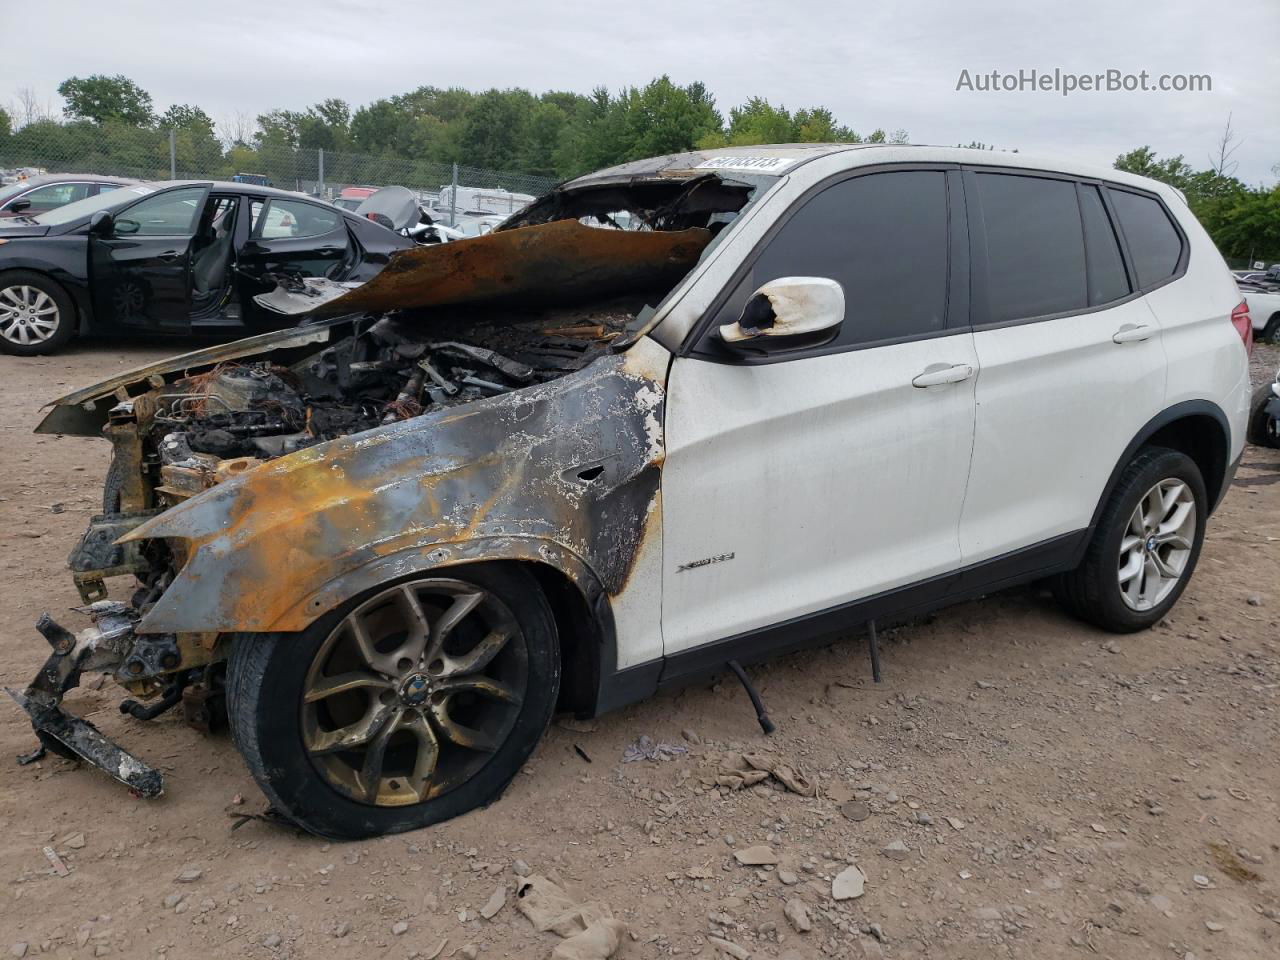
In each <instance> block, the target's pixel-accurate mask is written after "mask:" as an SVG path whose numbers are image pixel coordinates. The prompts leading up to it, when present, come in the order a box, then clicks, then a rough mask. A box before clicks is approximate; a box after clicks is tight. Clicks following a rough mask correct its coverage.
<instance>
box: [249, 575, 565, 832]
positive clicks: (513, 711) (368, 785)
mask: <svg viewBox="0 0 1280 960" xmlns="http://www.w3.org/2000/svg"><path fill="white" fill-rule="evenodd" d="M559 684H560V655H559V648H558V643H557V637H556V631H555V622H554V619H553V618H552V615H551V612H550V608H549V607H548V605H547V602H546V600H545V598H544V597H543V595H542V593H541V591H540V590H539V588H538V585H537V582H536V581H535V580H534V579H533V577H532V576H530V575H529V574H528V573H527V572H525V571H523V570H521V569H519V568H514V567H505V566H491V565H475V566H467V567H462V568H458V569H457V570H456V571H449V573H448V575H441V576H430V577H419V578H416V579H412V580H407V581H403V582H400V583H396V584H393V585H388V586H384V587H380V588H378V589H375V590H374V591H371V592H370V593H368V594H366V595H365V596H363V597H361V598H358V599H357V600H356V601H355V602H354V603H351V604H348V605H346V606H345V607H343V608H341V609H339V610H338V611H335V612H334V613H333V614H330V615H328V616H326V617H323V618H321V619H320V620H319V621H317V622H316V623H315V624H313V625H312V626H311V627H309V628H308V629H307V630H304V631H303V632H301V633H298V634H273V635H264V636H257V637H254V636H245V637H241V638H239V639H238V640H237V641H236V646H235V648H234V650H233V653H232V657H231V663H230V667H229V690H228V694H229V698H230V701H229V711H230V720H231V729H232V735H233V737H234V739H235V742H236V745H237V746H238V747H239V748H240V751H241V753H242V754H243V755H244V757H245V761H246V763H247V764H248V766H249V769H250V771H251V772H252V773H253V776H254V778H255V779H256V780H257V781H258V784H259V785H260V786H261V787H262V790H263V792H264V793H266V795H267V797H268V799H269V800H270V801H271V803H272V805H273V806H274V807H275V808H276V809H277V810H279V811H280V812H281V813H283V814H285V815H287V816H288V817H289V818H290V819H292V820H294V821H295V822H296V823H298V824H299V825H300V826H302V827H304V828H305V829H307V830H310V831H312V832H313V833H317V834H321V835H323V836H328V837H334V838H349V839H354V838H358V837H366V836H374V835H377V834H382V833H392V832H397V831H401V830H411V829H415V828H417V827H424V826H428V825H429V824H432V823H437V822H439V821H441V820H446V819H449V818H450V817H456V816H458V815H459V814H462V813H466V812H467V811H468V810H472V809H474V808H476V807H479V806H483V805H485V804H487V803H489V802H491V801H493V800H494V799H496V798H497V797H498V796H499V794H501V792H502V790H503V789H504V788H505V787H506V785H507V784H508V783H509V782H510V781H511V778H512V777H514V776H515V774H516V772H517V771H518V770H519V769H520V767H521V766H522V765H523V763H524V761H525V759H526V758H527V757H528V756H529V754H530V753H531V752H532V751H533V749H534V747H535V746H536V745H537V742H538V739H539V738H540V737H541V735H542V732H543V730H544V729H545V728H546V725H547V723H548V721H549V720H550V717H551V712H552V709H553V707H554V705H555V702H556V696H557V693H558V692H559Z"/></svg>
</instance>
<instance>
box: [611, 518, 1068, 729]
mask: <svg viewBox="0 0 1280 960" xmlns="http://www.w3.org/2000/svg"><path fill="white" fill-rule="evenodd" d="M1092 533H1093V530H1092V528H1086V529H1084V530H1077V531H1076V532H1074V533H1068V534H1063V535H1062V536H1059V537H1054V538H1052V539H1050V540H1045V541H1043V542H1041V543H1037V544H1033V545H1032V546H1029V547H1023V548H1022V549H1020V550H1015V551H1013V552H1012V553H1007V554H1004V555H1003V556H999V557H993V558H992V559H990V560H984V561H982V562H981V563H975V564H973V565H971V566H968V567H962V568H960V569H959V570H955V571H952V572H951V573H946V574H941V575H940V576H936V577H931V578H929V579H927V580H921V581H919V582H917V583H913V584H908V585H907V586H904V587H896V588H894V589H892V590H886V591H885V592H883V593H878V594H876V595H875V596H872V597H865V598H863V599H861V600H853V601H850V602H849V603H842V604H840V605H839V606H835V607H830V608H828V609H826V610H819V611H817V612H815V613H809V614H805V615H804V616H800V617H794V618H792V619H790V620H786V621H783V622H782V623H775V624H771V625H769V626H767V627H759V628H757V629H755V630H749V631H747V632H745V633H740V634H737V635H736V636H732V637H726V638H725V639H723V640H716V641H714V642H712V643H707V644H702V645H701V646H697V647H694V648H692V649H690V650H682V651H680V652H679V653H676V654H673V655H671V656H669V657H663V658H661V659H658V660H652V661H650V662H648V663H642V664H639V665H637V666H634V667H627V668H626V669H624V670H617V671H612V672H609V673H607V674H605V675H602V676H601V677H600V684H599V689H598V690H597V694H596V709H595V713H596V714H601V713H607V712H608V711H610V710H616V709H618V708H619V707H623V706H626V705H627V704H630V703H635V702H637V701H639V700H643V699H645V698H646V697H649V696H651V695H652V694H654V693H655V692H657V690H658V689H660V688H662V687H669V686H679V685H683V684H685V683H687V682H689V681H690V680H693V679H695V678H697V677H699V676H705V675H708V674H711V673H715V672H716V671H718V670H720V669H722V668H723V667H724V665H725V664H726V663H727V662H728V661H730V660H737V661H739V662H740V663H756V662H759V661H761V660H765V659H769V658H772V657H777V656H782V655H783V654H787V653H793V652H795V651H797V650H803V649H805V648H807V647H815V646H822V645H825V644H828V643H831V642H832V641H833V640H834V639H835V638H836V637H835V635H836V634H839V633H842V632H847V631H848V630H849V629H850V628H851V627H854V626H857V625H859V624H862V623H865V622H867V621H868V620H891V619H892V620H902V619H910V618H912V617H918V616H922V615H923V614H926V613H929V612H930V611H933V610H937V609H940V608H942V607H947V606H950V605H952V604H955V603H961V602H963V601H965V600H972V599H974V598H975V597H980V596H982V595H984V594H988V593H993V592H995V591H997V590H1003V589H1006V588H1008V587H1012V586H1016V585H1018V584H1021V583H1028V582H1030V581H1032V580H1038V579H1040V578H1041V577H1046V576H1049V575H1051V574H1055V573H1063V572H1065V571H1067V570H1071V569H1073V568H1074V567H1075V566H1076V565H1077V564H1079V562H1080V558H1081V556H1082V555H1083V553H1084V550H1085V547H1086V546H1087V545H1088V542H1089V538H1090V536H1091V535H1092Z"/></svg>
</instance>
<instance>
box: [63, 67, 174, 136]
mask: <svg viewBox="0 0 1280 960" xmlns="http://www.w3.org/2000/svg"><path fill="white" fill-rule="evenodd" d="M58 93H59V94H60V95H61V96H62V98H63V99H64V100H66V101H67V105H66V107H64V108H63V112H64V113H65V114H66V115H67V116H68V117H71V118H72V119H76V120H91V121H93V122H94V123H105V122H106V121H108V120H119V121H121V122H123V123H128V124H132V125H133V126H136V127H145V126H148V125H149V124H150V123H151V121H152V119H153V117H152V112H151V94H149V93H147V91H145V90H143V89H142V88H141V87H140V86H138V85H137V84H136V83H134V82H133V81H132V80H130V79H129V78H128V77H126V76H124V75H123V74H117V75H116V76H114V77H108V76H106V75H105V74H100V73H95V74H93V75H92V76H88V77H69V78H68V79H66V80H64V81H62V83H61V84H59V85H58Z"/></svg>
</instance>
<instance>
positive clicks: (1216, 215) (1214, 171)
mask: <svg viewBox="0 0 1280 960" xmlns="http://www.w3.org/2000/svg"><path fill="white" fill-rule="evenodd" d="M1238 147H1239V141H1238V138H1237V137H1236V135H1235V133H1234V132H1233V131H1232V129H1231V121H1230V119H1228V121H1227V126H1226V129H1225V130H1224V131H1223V134H1222V137H1221V138H1220V139H1219V141H1218V144H1217V149H1216V151H1215V152H1214V153H1213V154H1211V155H1210V156H1209V158H1208V161H1209V162H1208V165H1207V166H1206V167H1205V168H1204V169H1201V170H1197V169H1195V168H1194V167H1193V166H1192V165H1191V164H1190V163H1188V162H1187V160H1186V158H1185V157H1184V156H1183V155H1182V154H1178V155H1177V156H1174V157H1165V158H1163V159H1161V158H1160V157H1158V156H1157V155H1156V153H1155V151H1153V150H1152V149H1151V148H1150V147H1149V146H1144V147H1138V148H1137V149H1136V150H1130V151H1129V152H1128V153H1124V154H1121V155H1120V156H1118V157H1116V160H1115V164H1114V165H1115V168H1116V169H1117V170H1125V171H1127V172H1129V173H1136V174H1139V175H1140V176H1144V177H1151V178H1152V179H1154V180H1159V181H1161V182H1163V183H1167V184H1169V185H1170V186H1172V187H1176V188H1177V189H1179V190H1181V191H1182V193H1183V195H1184V196H1185V197H1186V198H1187V206H1189V207H1190V208H1191V212H1192V213H1194V214H1195V215H1196V219H1198V220H1199V221H1200V223H1201V224H1202V225H1203V226H1204V228H1205V230H1206V231H1207V232H1208V234H1209V236H1211V237H1212V238H1213V242H1214V243H1215V244H1217V246H1218V250H1219V251H1221V253H1222V255H1223V256H1224V257H1226V258H1227V259H1229V260H1234V261H1238V262H1246V261H1247V262H1249V263H1253V262H1256V261H1261V262H1263V263H1265V264H1267V265H1268V266H1270V265H1271V264H1273V263H1280V184H1276V185H1275V186H1272V187H1263V186H1257V187H1250V186H1247V185H1246V184H1244V183H1242V182H1241V181H1240V180H1238V179H1237V178H1236V177H1235V176H1234V173H1235V169H1236V167H1235V162H1234V161H1233V160H1232V159H1231V155H1232V154H1233V153H1234V152H1235V150H1236V148H1238ZM1277 167H1280V165H1277ZM1273 169H1275V168H1273Z"/></svg>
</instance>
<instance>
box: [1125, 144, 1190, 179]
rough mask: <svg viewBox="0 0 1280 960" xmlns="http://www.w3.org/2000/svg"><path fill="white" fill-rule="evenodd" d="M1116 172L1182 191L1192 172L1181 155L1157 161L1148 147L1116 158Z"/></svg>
mask: <svg viewBox="0 0 1280 960" xmlns="http://www.w3.org/2000/svg"><path fill="white" fill-rule="evenodd" d="M1114 166H1115V168H1116V169H1117V170H1123V171H1125V172H1126V173H1136V174H1137V175H1138V176H1140V177H1150V178H1151V179H1152V180H1159V181H1160V182H1161V183H1167V184H1169V186H1171V187H1177V188H1178V189H1182V187H1183V186H1184V185H1185V184H1186V182H1187V178H1188V177H1190V176H1191V174H1192V173H1193V172H1194V171H1193V170H1192V169H1191V165H1190V164H1189V163H1187V162H1186V160H1184V159H1183V157H1182V154H1178V155H1177V156H1176V157H1169V158H1167V159H1165V160H1157V159H1156V154H1155V151H1154V150H1152V149H1151V148H1150V147H1138V149H1136V150H1130V151H1129V152H1128V153H1123V154H1121V155H1120V156H1118V157H1116V161H1115V164H1114Z"/></svg>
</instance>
